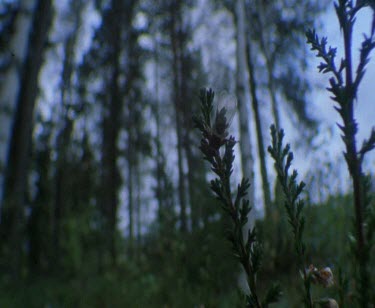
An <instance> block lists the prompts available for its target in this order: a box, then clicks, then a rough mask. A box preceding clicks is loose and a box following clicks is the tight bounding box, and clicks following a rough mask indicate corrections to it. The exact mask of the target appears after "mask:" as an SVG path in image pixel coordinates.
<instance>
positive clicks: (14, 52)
mask: <svg viewBox="0 0 375 308" xmlns="http://www.w3.org/2000/svg"><path fill="white" fill-rule="evenodd" d="M36 2H37V1H36V0H22V1H20V3H19V8H18V11H17V13H16V17H15V21H13V22H14V35H13V36H12V38H11V40H10V42H9V50H8V51H7V52H8V54H9V53H10V56H11V60H10V61H11V63H10V67H9V68H8V70H7V71H6V73H4V75H3V76H2V82H1V83H0V204H1V203H2V201H3V193H4V191H3V188H4V183H3V181H4V176H5V171H6V170H5V166H6V162H7V159H8V158H7V154H8V153H9V145H10V138H11V134H12V117H13V115H14V112H15V109H16V105H17V95H18V93H19V90H20V83H21V76H20V75H19V64H20V63H25V57H26V55H27V49H28V45H27V44H28V43H29V41H30V39H29V36H30V33H31V29H32V27H33V23H32V22H33V13H34V12H35V5H36ZM0 219H1V217H0Z"/></svg>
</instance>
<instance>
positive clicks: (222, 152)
mask: <svg viewBox="0 0 375 308" xmlns="http://www.w3.org/2000/svg"><path fill="white" fill-rule="evenodd" d="M200 101H201V116H199V117H195V118H194V121H195V125H196V127H197V128H198V129H199V130H200V131H201V133H202V139H201V144H200V150H201V152H202V153H203V155H204V159H205V160H207V161H208V162H209V163H210V165H211V169H212V171H213V172H214V173H215V174H216V176H217V178H215V179H213V180H212V181H211V190H212V191H213V192H214V194H215V195H216V197H217V199H218V200H219V201H220V203H221V207H222V209H223V211H224V212H225V213H226V214H227V215H228V217H229V218H230V221H231V224H230V228H229V229H228V233H227V234H228V240H229V241H230V243H231V244H232V249H233V254H234V256H235V258H236V259H237V260H238V261H239V263H240V264H241V265H242V268H243V269H244V271H245V274H246V281H247V285H248V288H249V294H248V295H246V306H247V307H257V308H260V307H268V305H269V304H271V303H274V302H277V301H278V300H279V298H280V296H281V290H280V287H279V285H278V284H276V283H275V284H273V285H272V286H271V287H270V288H269V289H268V290H267V292H266V294H265V295H264V296H263V297H262V296H261V295H260V294H259V293H260V292H259V288H258V283H257V276H258V273H259V271H260V269H261V265H262V258H263V254H262V245H261V243H260V242H259V241H258V238H257V232H256V229H255V228H247V227H246V226H247V224H248V217H249V214H250V212H251V209H252V207H251V206H250V204H249V200H247V199H246V198H245V197H246V194H247V189H248V188H249V186H250V183H249V180H248V179H242V181H241V183H240V184H238V186H237V189H236V191H235V192H234V193H232V188H231V176H232V173H233V161H234V158H235V156H234V153H233V148H234V146H235V145H236V143H237V141H236V140H235V138H234V137H233V136H229V133H228V128H229V124H230V118H231V115H230V111H231V110H230V108H229V106H226V105H224V106H216V110H214V92H213V91H212V90H211V89H202V90H201V91H200Z"/></svg>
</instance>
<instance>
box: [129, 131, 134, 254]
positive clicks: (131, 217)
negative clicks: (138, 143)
mask: <svg viewBox="0 0 375 308" xmlns="http://www.w3.org/2000/svg"><path fill="white" fill-rule="evenodd" d="M128 133H129V137H128V142H129V144H128V153H127V159H128V183H127V186H128V215H129V255H130V256H132V255H133V252H134V197H133V190H134V188H133V177H134V174H133V167H134V158H133V153H132V151H133V150H132V144H133V140H132V138H131V136H130V135H131V134H130V132H128Z"/></svg>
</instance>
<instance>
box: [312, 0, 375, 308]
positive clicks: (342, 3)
mask: <svg viewBox="0 0 375 308" xmlns="http://www.w3.org/2000/svg"><path fill="white" fill-rule="evenodd" d="M365 5H367V2H366V1H363V2H362V1H361V2H358V1H357V3H356V4H355V5H354V4H353V1H349V0H339V1H338V2H336V3H335V10H336V15H337V18H338V20H339V24H340V28H341V30H342V35H343V41H344V57H343V58H341V59H340V60H339V63H340V64H339V66H338V67H337V66H336V61H337V60H336V48H333V47H331V46H329V47H328V50H327V38H325V37H323V38H322V39H319V37H318V35H317V34H316V33H315V31H314V30H309V31H307V33H306V37H307V42H308V43H309V44H310V45H311V50H313V51H316V52H317V57H319V58H321V59H322V60H323V61H322V62H321V63H320V65H319V66H318V69H319V71H320V72H322V73H330V74H331V75H333V76H332V77H331V78H330V79H329V83H330V87H329V88H327V89H328V91H329V92H331V94H332V96H331V98H332V100H333V101H334V102H335V104H336V106H335V107H334V108H335V109H336V111H337V112H338V113H339V115H340V116H341V119H342V124H337V125H338V127H339V129H340V130H341V132H342V140H343V142H344V144H345V149H346V151H345V152H344V157H345V160H346V163H347V167H348V170H349V174H350V176H351V178H352V181H353V195H354V198H353V208H354V212H355V217H354V224H353V225H354V232H353V235H350V236H349V238H350V248H351V254H352V266H353V268H354V274H353V277H355V281H356V283H355V289H356V294H355V298H356V300H357V303H358V305H360V306H361V307H367V306H368V303H370V302H372V299H373V298H374V297H375V293H374V291H373V290H370V289H369V287H368V286H369V285H371V273H370V270H369V264H370V262H371V258H370V255H371V254H370V252H371V249H372V247H373V234H374V232H375V227H374V224H373V216H372V214H371V212H372V211H373V209H371V207H372V208H373V204H371V203H370V199H369V192H370V186H369V185H368V179H367V177H366V176H365V174H364V172H363V171H362V163H363V158H364V156H365V154H366V153H367V152H369V151H371V150H372V149H373V148H374V147H375V132H374V129H372V131H371V133H370V137H369V138H368V139H367V140H364V142H363V144H362V147H361V149H360V150H357V140H356V135H357V132H358V124H357V122H356V120H355V118H354V101H355V100H356V98H357V93H358V89H359V85H360V82H361V81H362V79H363V76H364V74H365V68H366V65H367V64H368V62H369V55H370V53H371V51H372V50H373V49H374V48H375V36H374V21H373V26H372V29H371V32H370V34H369V35H364V38H363V40H362V45H361V48H360V55H359V62H358V64H357V68H356V70H355V72H354V67H353V66H354V65H353V59H352V48H353V46H352V33H353V27H354V23H355V20H356V16H357V13H358V12H359V11H360V10H361V9H362V8H363V7H364V6H365ZM374 20H375V19H374Z"/></svg>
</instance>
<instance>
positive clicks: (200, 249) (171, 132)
mask: <svg viewBox="0 0 375 308" xmlns="http://www.w3.org/2000/svg"><path fill="white" fill-rule="evenodd" d="M361 14H362V15H361V16H362V17H363V18H362V19H360V20H358V25H357V28H356V32H355V36H354V38H355V39H354V42H353V45H355V46H356V43H357V42H359V40H360V38H361V33H362V32H364V31H367V29H369V28H370V27H371V22H370V19H371V18H372V12H371V9H370V8H366V9H364V10H363V12H361ZM309 28H316V29H320V30H321V32H325V33H326V34H327V35H328V37H329V38H331V39H333V44H336V43H337V44H336V45H339V43H340V41H339V34H340V32H339V31H340V30H339V27H338V25H337V23H336V21H335V16H334V9H333V3H332V2H331V1H328V0H327V1H315V0H308V1H297V0H288V1H287V0H277V1H261V0H252V1H246V0H236V1H225V0H222V1H214V0H207V1H204V0H189V1H177V0H163V1H157V2H156V1H148V0H108V1H105V0H102V1H100V0H97V1H91V0H86V1H85V0H76V1H74V0H71V1H70V0H66V1H52V0H18V1H17V0H14V1H10V0H8V1H2V2H0V80H1V83H0V134H1V136H0V137H1V138H0V164H1V165H0V166H1V169H0V170H1V178H0V179H1V182H0V184H1V189H0V196H1V210H0V213H1V216H0V219H1V220H0V271H1V277H0V306H1V307H26V306H27V307H43V306H46V305H50V306H52V307H148V306H151V307H167V306H168V307H199V305H204V306H205V307H233V306H235V305H236V303H239V301H240V298H241V296H240V295H239V293H238V291H237V284H238V283H237V280H238V272H239V267H238V265H236V263H235V261H234V260H233V258H232V256H231V253H230V248H229V245H228V244H227V243H226V241H225V239H224V237H225V218H224V217H223V215H222V211H221V209H220V207H219V206H218V205H217V201H216V200H215V198H214V197H213V195H212V194H211V192H210V191H209V186H208V184H207V183H208V181H209V179H211V178H212V175H210V170H209V167H208V166H207V164H205V162H204V161H203V160H202V154H201V153H200V152H199V149H198V145H199V134H198V132H197V131H196V130H194V124H193V121H192V117H193V115H195V114H197V113H199V108H200V107H199V98H198V93H199V89H200V88H201V87H205V86H210V87H213V88H214V89H215V91H216V94H217V95H216V96H217V98H218V99H220V98H221V99H226V100H227V103H228V104H232V103H233V102H234V101H236V102H237V109H238V112H237V113H236V115H235V117H234V119H233V121H232V124H231V130H232V131H233V133H234V134H235V135H237V136H238V137H239V138H238V139H239V143H238V145H237V147H236V157H237V159H236V161H235V170H234V171H235V172H234V174H235V177H236V178H240V177H241V176H242V175H243V176H245V177H247V178H249V179H250V182H251V184H252V185H251V188H250V191H249V199H250V203H251V204H252V205H253V206H254V207H255V209H256V211H254V212H255V215H254V216H253V217H252V220H253V221H255V220H257V222H256V223H257V225H259V229H260V236H261V238H262V239H263V241H264V249H265V252H264V254H265V256H266V258H265V260H266V261H265V264H264V269H263V272H262V277H263V280H264V281H267V280H273V279H277V280H280V281H281V282H288V283H287V285H288V288H287V289H285V290H283V291H284V293H285V295H284V297H283V300H282V301H283V302H282V303H281V304H280V305H285V306H286V307H290V306H292V305H293V304H296V303H298V295H297V294H298V291H297V290H298V287H297V286H296V284H297V283H295V282H296V281H298V275H295V273H296V269H295V264H294V263H293V260H292V259H291V257H290V256H291V255H293V249H292V247H291V244H290V241H289V236H290V230H289V228H288V225H287V219H286V217H285V215H284V209H283V201H282V200H283V199H282V195H281V192H280V191H278V189H277V185H275V171H274V168H273V164H272V161H271V159H270V157H269V155H268V154H267V153H266V151H265V149H266V147H267V146H268V145H269V144H270V137H269V129H268V128H269V126H270V124H271V123H275V124H276V127H277V128H281V127H282V128H284V129H285V131H286V132H287V137H288V138H289V140H288V141H290V142H291V144H292V145H293V147H294V149H296V151H295V152H296V153H295V154H296V155H295V157H296V163H295V164H296V166H297V167H298V169H299V171H300V176H301V177H302V178H303V179H304V181H305V182H306V183H307V190H306V195H305V198H306V199H307V200H308V207H307V208H306V217H307V220H308V221H307V223H306V232H307V239H306V241H307V242H308V244H309V246H310V247H311V249H310V252H309V253H311V255H314V258H315V259H316V258H318V260H320V261H321V262H322V264H327V263H329V264H330V265H332V266H333V268H334V266H338V265H339V264H341V263H342V260H343V259H344V257H345V255H346V250H347V247H346V246H345V242H346V238H347V234H348V232H349V225H350V221H351V217H352V212H351V210H350V208H349V205H350V202H351V190H350V186H349V183H350V181H349V175H348V173H347V170H346V168H345V161H344V158H343V157H342V155H341V153H342V151H343V145H341V144H340V137H339V131H338V129H337V128H336V126H335V123H336V122H339V118H338V116H337V115H336V114H335V113H334V109H333V107H332V104H331V102H330V101H329V96H328V95H327V94H326V91H325V88H324V87H325V85H326V84H327V79H324V77H322V75H318V74H317V73H316V70H315V66H316V65H317V64H318V61H317V60H315V59H314V55H313V53H312V52H310V51H309V47H308V45H307V44H306V38H305V31H306V30H307V29H309ZM331 43H332V41H331ZM358 48H359V47H358ZM340 52H342V51H340V50H338V54H340ZM374 75H375V69H374V64H373V62H370V64H369V66H368V72H367V75H366V76H365V78H364V81H363V84H362V85H361V88H360V92H359V97H358V101H360V102H361V104H358V106H357V110H358V122H359V123H360V127H359V129H360V130H359V138H360V139H363V137H367V135H366V134H367V132H368V131H369V128H370V127H371V126H372V125H373V124H374V121H373V115H374V114H375V105H374V104H372V105H371V99H372V96H371V86H372V84H371V80H373V78H374ZM222 91H227V92H228V93H231V94H233V95H225V94H223V93H222ZM374 163H375V157H374V155H373V154H372V156H370V155H369V156H368V157H367V160H366V162H365V166H366V169H367V170H370V173H371V170H373V167H374ZM323 230H324V231H323ZM323 235H324V236H323ZM340 262H341V263H340ZM341 266H343V264H341ZM344 267H345V266H344ZM270 277H272V278H270ZM284 285H285V283H284ZM296 305H298V304H296Z"/></svg>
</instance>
